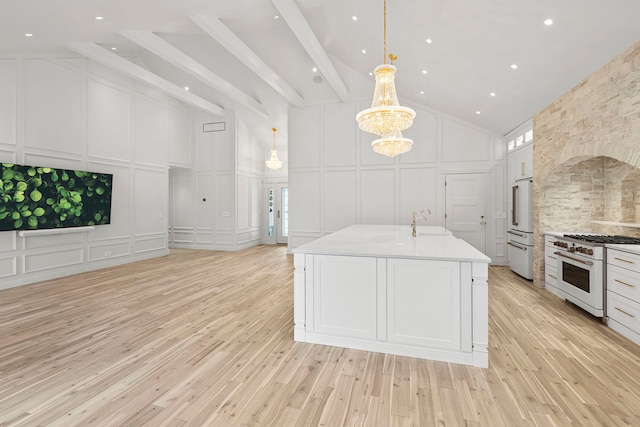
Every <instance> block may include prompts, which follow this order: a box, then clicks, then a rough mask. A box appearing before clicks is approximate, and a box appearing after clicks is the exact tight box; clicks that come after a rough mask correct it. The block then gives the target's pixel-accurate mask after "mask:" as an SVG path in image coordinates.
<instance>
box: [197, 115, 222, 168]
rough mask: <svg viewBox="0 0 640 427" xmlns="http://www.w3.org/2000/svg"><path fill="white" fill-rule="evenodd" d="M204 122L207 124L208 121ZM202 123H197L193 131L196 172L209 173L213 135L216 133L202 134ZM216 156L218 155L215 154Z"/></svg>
mask: <svg viewBox="0 0 640 427" xmlns="http://www.w3.org/2000/svg"><path fill="white" fill-rule="evenodd" d="M204 122H206V123H209V119H207V120H205V121H204ZM204 122H202V121H198V122H197V123H196V129H195V140H196V160H195V163H196V170H199V171H211V170H212V169H213V150H214V146H213V144H214V135H217V132H203V131H202V129H203V126H204ZM216 155H218V153H216Z"/></svg>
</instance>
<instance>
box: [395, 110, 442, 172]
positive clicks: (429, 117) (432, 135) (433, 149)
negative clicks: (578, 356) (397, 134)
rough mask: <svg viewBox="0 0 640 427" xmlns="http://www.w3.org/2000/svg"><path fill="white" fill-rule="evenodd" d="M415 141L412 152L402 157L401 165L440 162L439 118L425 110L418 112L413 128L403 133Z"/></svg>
mask: <svg viewBox="0 0 640 427" xmlns="http://www.w3.org/2000/svg"><path fill="white" fill-rule="evenodd" d="M402 135H403V136H404V137H406V138H411V139H412V140H413V146H412V147H411V151H409V152H408V153H405V154H403V155H401V156H400V164H410V163H433V162H437V161H438V116H437V115H436V114H433V113H430V112H428V111H425V110H419V111H417V115H416V118H415V120H414V121H413V126H411V127H410V128H409V129H407V130H405V131H403V132H402Z"/></svg>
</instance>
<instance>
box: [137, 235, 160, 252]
mask: <svg viewBox="0 0 640 427" xmlns="http://www.w3.org/2000/svg"><path fill="white" fill-rule="evenodd" d="M134 248H135V249H134V251H135V253H137V254H139V253H141V252H151V251H156V250H162V249H166V248H167V235H166V233H163V234H160V233H158V234H157V236H156V237H154V236H151V235H149V236H143V237H137V238H136V241H135V243H134Z"/></svg>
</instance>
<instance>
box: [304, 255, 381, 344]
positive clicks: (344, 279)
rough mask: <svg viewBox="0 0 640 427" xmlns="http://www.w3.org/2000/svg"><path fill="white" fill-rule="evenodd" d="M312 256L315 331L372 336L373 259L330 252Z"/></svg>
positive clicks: (374, 271) (374, 320)
mask: <svg viewBox="0 0 640 427" xmlns="http://www.w3.org/2000/svg"><path fill="white" fill-rule="evenodd" d="M313 258H314V262H313V308H312V310H313V314H312V315H313V330H314V332H316V333H320V334H328V335H334V336H340V337H351V338H365V339H375V338H376V332H377V330H376V325H377V323H376V307H377V303H376V301H377V300H376V294H377V290H376V279H377V277H376V276H377V275H376V259H375V258H367V257H352V256H333V255H315V256H314V257H313ZM307 315H309V313H308V314H307Z"/></svg>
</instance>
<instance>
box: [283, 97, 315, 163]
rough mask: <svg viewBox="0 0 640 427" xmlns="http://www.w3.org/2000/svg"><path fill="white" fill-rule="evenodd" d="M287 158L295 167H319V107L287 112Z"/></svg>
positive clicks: (295, 109)
mask: <svg viewBox="0 0 640 427" xmlns="http://www.w3.org/2000/svg"><path fill="white" fill-rule="evenodd" d="M289 114H290V116H291V118H290V119H289V156H290V158H291V160H290V161H291V164H292V165H295V167H297V168H299V167H307V168H309V167H318V166H320V138H321V129H322V127H321V126H320V120H321V114H320V107H319V106H313V107H307V108H305V109H299V108H292V109H291V110H290V111H289Z"/></svg>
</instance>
